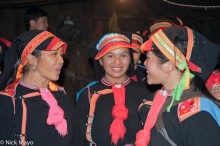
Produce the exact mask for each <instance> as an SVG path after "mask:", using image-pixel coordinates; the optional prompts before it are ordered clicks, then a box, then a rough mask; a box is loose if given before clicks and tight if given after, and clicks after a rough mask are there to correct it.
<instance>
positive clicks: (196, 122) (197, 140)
mask: <svg viewBox="0 0 220 146" xmlns="http://www.w3.org/2000/svg"><path fill="white" fill-rule="evenodd" d="M181 125H182V128H181V130H182V132H183V134H182V136H183V141H184V145H187V146H219V145H220V142H219V139H220V127H219V125H218V124H217V122H216V121H215V119H214V118H213V117H212V116H211V115H210V114H209V113H208V112H205V111H202V112H199V113H197V114H195V115H193V116H191V117H189V118H188V119H186V120H184V121H183V122H182V124H181Z"/></svg>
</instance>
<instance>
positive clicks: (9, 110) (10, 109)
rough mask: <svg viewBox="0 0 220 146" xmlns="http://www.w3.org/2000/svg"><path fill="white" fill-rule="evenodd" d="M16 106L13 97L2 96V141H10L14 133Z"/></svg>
mask: <svg viewBox="0 0 220 146" xmlns="http://www.w3.org/2000/svg"><path fill="white" fill-rule="evenodd" d="M13 123H14V105H13V102H12V97H9V96H5V95H0V140H3V141H4V140H10V139H11V138H12V133H13V125H14V124H13Z"/></svg>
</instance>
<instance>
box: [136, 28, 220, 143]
mask: <svg viewBox="0 0 220 146" xmlns="http://www.w3.org/2000/svg"><path fill="white" fill-rule="evenodd" d="M177 36H178V37H180V38H181V39H182V40H185V41H186V42H188V46H187V52H186V54H187V55H186V57H185V56H184V55H183V54H182V53H181V51H180V50H179V49H178V47H177V46H175V45H174V44H173V41H174V39H175V38H176V37H177ZM193 36H194V37H193ZM201 38H204V37H201V35H200V34H198V33H196V32H193V31H192V30H191V29H189V28H187V27H185V28H177V27H170V28H167V29H165V30H159V31H157V32H156V33H154V34H153V35H152V36H151V38H150V39H149V40H148V41H147V42H145V43H144V44H143V46H142V48H141V49H142V51H150V50H152V45H153V43H154V45H156V46H157V48H158V49H159V50H160V51H161V52H162V53H163V54H164V55H165V56H166V57H167V58H168V59H169V60H171V62H173V63H174V64H175V65H176V66H177V67H178V69H179V70H182V71H184V73H183V77H182V79H181V81H180V82H179V84H178V85H177V86H176V87H175V89H174V90H173V91H165V90H163V89H161V90H160V91H158V92H156V93H155V96H154V100H153V102H150V101H146V102H145V103H144V104H142V106H141V107H140V109H139V113H140V116H141V119H142V121H143V122H144V123H145V126H144V129H143V130H141V131H139V132H138V134H137V137H136V143H135V144H136V146H147V145H150V146H207V145H210V146H218V145H219V137H220V114H219V113H220V109H219V107H218V106H217V104H216V103H215V102H214V101H213V100H211V99H210V98H208V97H207V96H206V95H204V94H203V93H202V92H201V91H196V90H193V89H191V88H190V86H189V84H190V80H194V79H193V77H194V75H193V74H191V73H190V72H189V69H191V70H193V71H196V72H199V73H198V74H199V75H200V77H201V78H202V79H203V80H206V78H207V75H209V74H210V73H211V72H212V70H210V69H211V68H213V66H215V65H216V63H215V61H216V59H217V56H218V55H214V56H209V58H210V61H211V63H210V64H209V68H208V70H206V69H205V68H202V70H200V69H201V68H198V66H197V64H198V65H199V64H200V62H202V61H201V60H203V59H204V58H202V57H205V56H206V55H207V54H206V55H204V54H203V56H202V54H201V53H203V52H205V51H206V50H207V49H208V50H209V49H210V51H216V48H210V47H207V46H208V45H209V44H211V42H210V41H208V40H207V39H205V41H204V39H201ZM194 41H195V42H194ZM200 43H201V44H200ZM211 46H213V44H212V45H211ZM199 51H200V53H199V54H194V53H195V52H197V53H198V52H199ZM212 53H213V52H212ZM195 56H197V57H198V58H197V59H198V60H197V61H195V62H196V63H197V64H194V63H192V62H191V60H195V58H194V59H192V57H195ZM206 57H207V56H206ZM199 61H200V62H199ZM202 67H203V66H202ZM203 69H204V70H203ZM201 71H202V72H201ZM210 96H211V95H210ZM146 116H147V118H146ZM145 119H146V121H145Z"/></svg>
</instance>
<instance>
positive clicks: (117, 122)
mask: <svg viewBox="0 0 220 146" xmlns="http://www.w3.org/2000/svg"><path fill="white" fill-rule="evenodd" d="M112 90H113V94H114V100H115V105H114V107H113V109H112V116H113V117H114V120H113V122H112V124H111V126H110V135H111V136H112V143H114V144H115V145H117V143H118V140H119V139H120V138H121V139H123V138H124V135H125V133H126V127H125V125H124V120H126V119H127V117H128V109H127V108H126V107H125V87H124V85H113V86H112Z"/></svg>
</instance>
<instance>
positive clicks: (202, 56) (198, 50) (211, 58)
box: [163, 27, 220, 81]
mask: <svg viewBox="0 0 220 146" xmlns="http://www.w3.org/2000/svg"><path fill="white" fill-rule="evenodd" d="M163 31H164V33H165V34H166V35H167V37H168V38H169V39H170V40H171V41H172V42H174V41H175V39H176V37H177V38H178V39H180V40H182V41H185V42H188V35H187V30H186V28H184V27H183V28H180V27H170V28H166V29H165V30H163ZM193 35H194V36H193V38H194V44H193V48H192V52H191V57H190V61H191V62H192V63H194V64H196V65H197V66H199V67H200V68H201V69H202V72H201V73H195V74H196V75H198V76H199V77H200V78H201V79H202V80H203V81H206V80H207V79H208V77H209V76H210V75H211V73H212V71H213V69H214V68H215V66H216V65H217V63H218V57H219V56H220V45H218V44H215V43H213V42H211V41H209V40H208V39H207V38H206V37H205V36H203V35H201V34H200V33H198V32H196V31H194V30H193ZM179 49H181V48H179Z"/></svg>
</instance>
